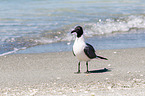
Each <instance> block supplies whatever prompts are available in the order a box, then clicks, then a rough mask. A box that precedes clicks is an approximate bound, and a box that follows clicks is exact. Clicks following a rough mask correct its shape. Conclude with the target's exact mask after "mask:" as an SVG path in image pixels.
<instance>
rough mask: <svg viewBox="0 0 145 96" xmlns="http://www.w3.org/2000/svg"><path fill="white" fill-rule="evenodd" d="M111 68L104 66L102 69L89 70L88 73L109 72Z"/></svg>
mask: <svg viewBox="0 0 145 96" xmlns="http://www.w3.org/2000/svg"><path fill="white" fill-rule="evenodd" d="M110 71H111V69H110V68H109V69H108V68H104V69H98V70H90V71H89V73H105V72H110Z"/></svg>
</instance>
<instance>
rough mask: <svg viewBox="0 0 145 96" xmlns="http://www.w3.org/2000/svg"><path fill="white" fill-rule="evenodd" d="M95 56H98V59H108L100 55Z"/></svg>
mask: <svg viewBox="0 0 145 96" xmlns="http://www.w3.org/2000/svg"><path fill="white" fill-rule="evenodd" d="M97 57H98V58H100V59H104V60H108V59H107V58H105V57H101V56H97Z"/></svg>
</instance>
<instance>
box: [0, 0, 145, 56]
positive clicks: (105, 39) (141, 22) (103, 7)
mask: <svg viewBox="0 0 145 96" xmlns="http://www.w3.org/2000/svg"><path fill="white" fill-rule="evenodd" d="M77 25H80V26H82V27H83V28H84V32H85V33H84V35H85V37H86V39H87V40H88V42H90V43H92V44H94V45H95V46H97V48H98V49H115V48H134V47H145V44H144V41H145V2H144V0H61V1H60V0H0V55H6V54H9V53H13V52H17V51H18V53H31V52H33V53H39V52H56V51H70V50H72V49H71V47H72V44H73V42H72V40H74V36H72V34H70V32H71V30H72V29H73V28H74V27H75V26H77Z"/></svg>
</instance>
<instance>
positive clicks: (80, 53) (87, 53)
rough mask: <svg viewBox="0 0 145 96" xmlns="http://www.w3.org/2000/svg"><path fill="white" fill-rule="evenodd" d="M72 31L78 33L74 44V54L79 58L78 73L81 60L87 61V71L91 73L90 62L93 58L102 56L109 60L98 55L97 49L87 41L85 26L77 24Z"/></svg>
mask: <svg viewBox="0 0 145 96" xmlns="http://www.w3.org/2000/svg"><path fill="white" fill-rule="evenodd" d="M71 33H72V34H74V33H76V35H77V36H76V39H75V41H74V45H73V54H74V56H76V57H77V59H78V60H79V63H78V72H76V73H80V62H81V61H85V62H86V66H87V71H86V73H89V69H88V62H89V61H90V60H91V59H95V58H100V59H104V60H108V59H107V58H104V57H102V56H98V55H96V54H95V49H94V48H93V46H92V45H90V44H88V43H85V40H84V37H83V28H82V27H81V26H77V27H76V28H75V29H74V30H73V31H71Z"/></svg>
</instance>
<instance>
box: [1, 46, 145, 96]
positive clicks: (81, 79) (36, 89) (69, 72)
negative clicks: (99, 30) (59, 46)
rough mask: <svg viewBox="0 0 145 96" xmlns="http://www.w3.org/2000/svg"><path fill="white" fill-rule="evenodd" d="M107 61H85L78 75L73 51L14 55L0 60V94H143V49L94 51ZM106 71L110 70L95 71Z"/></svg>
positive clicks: (69, 95) (144, 78)
mask: <svg viewBox="0 0 145 96" xmlns="http://www.w3.org/2000/svg"><path fill="white" fill-rule="evenodd" d="M96 52H97V54H98V55H100V56H104V57H107V58H108V61H106V60H99V59H95V60H92V61H91V62H89V70H90V71H92V72H94V73H90V74H85V73H84V72H85V71H86V66H85V62H82V63H81V74H74V72H75V71H77V63H78V62H77V60H76V58H75V57H74V56H73V54H72V52H53V53H33V54H13V55H6V56H2V57H0V62H1V64H0V70H1V71H0V76H1V77H0V78H1V79H0V84H1V86H0V95H4V94H7V95H10V94H15V95H18V96H21V95H26V94H27V95H66V96H71V95H85V96H87V95H92V96H93V94H95V95H99V96H101V95H105V94H106V95H107V94H109V95H114V96H115V95H129V96H131V95H144V94H145V72H144V69H145V66H144V64H145V60H144V58H145V54H144V52H145V48H131V49H113V50H97V51H96ZM104 68H106V69H108V70H109V71H105V72H100V71H99V72H98V70H102V69H104Z"/></svg>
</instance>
